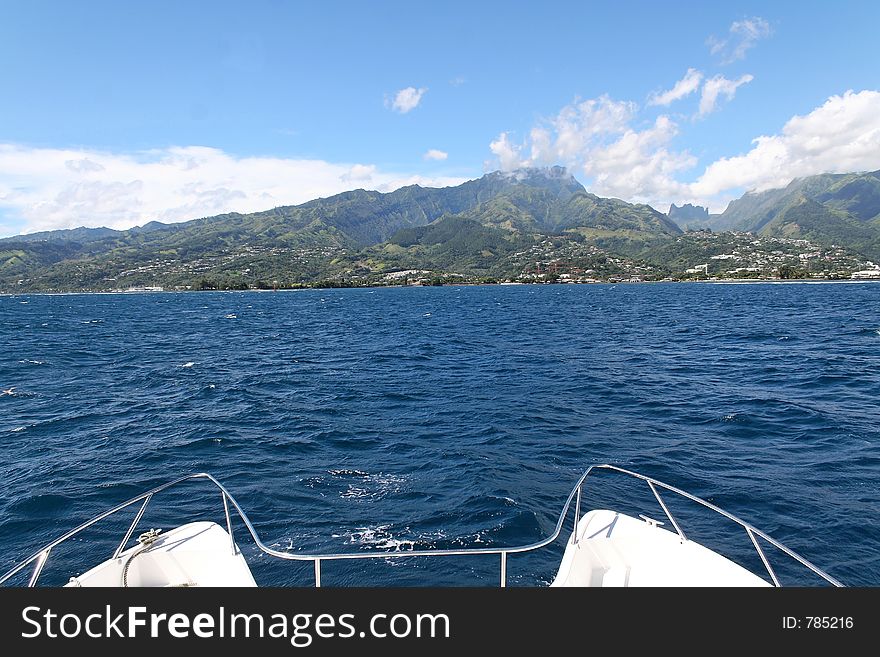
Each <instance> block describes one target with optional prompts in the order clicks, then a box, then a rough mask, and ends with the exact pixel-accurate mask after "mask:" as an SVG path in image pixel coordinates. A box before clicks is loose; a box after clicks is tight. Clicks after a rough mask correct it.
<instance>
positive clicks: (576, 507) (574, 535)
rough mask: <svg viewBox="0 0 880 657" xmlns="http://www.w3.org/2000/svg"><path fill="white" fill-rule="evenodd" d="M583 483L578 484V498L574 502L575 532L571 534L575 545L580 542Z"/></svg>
mask: <svg viewBox="0 0 880 657" xmlns="http://www.w3.org/2000/svg"><path fill="white" fill-rule="evenodd" d="M581 485H582V484H580V485H578V494H577V499H576V500H575V503H574V532H572V535H571V542H572V544H573V545H577V542H578V522H579V521H580V519H581Z"/></svg>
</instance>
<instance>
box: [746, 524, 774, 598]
mask: <svg viewBox="0 0 880 657" xmlns="http://www.w3.org/2000/svg"><path fill="white" fill-rule="evenodd" d="M746 534H748V535H749V538H750V539H752V545H754V546H755V549H756V550H757V551H758V556H759V557H761V561H763V562H764V567H765V568H766V569H767V572H768V573H770V577H771V578H772V579H773V585H774V586H775V587H776V588H779V587H780V584H779V580H778V579H777V578H776V573H774V572H773V568H772V567H771V566H770V562H769V561H767V557H766V556H764V550H762V549H761V546H760V544H759V543H758V539H756V538H755V535H754V534H753V533H752V530H751V529H750V528H749V527H746Z"/></svg>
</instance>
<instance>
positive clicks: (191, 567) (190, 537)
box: [66, 522, 257, 587]
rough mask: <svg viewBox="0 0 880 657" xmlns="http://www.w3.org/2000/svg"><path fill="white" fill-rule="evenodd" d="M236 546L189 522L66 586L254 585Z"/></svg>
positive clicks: (210, 527) (208, 526)
mask: <svg viewBox="0 0 880 657" xmlns="http://www.w3.org/2000/svg"><path fill="white" fill-rule="evenodd" d="M256 585H257V583H256V582H255V581H254V577H253V575H252V574H251V571H250V568H248V565H247V562H246V561H245V560H244V557H243V556H242V555H241V552H240V551H239V549H238V547H237V546H236V547H235V553H234V554H233V549H232V541H231V540H230V538H229V534H228V533H227V532H226V530H224V529H223V528H222V527H220V526H219V525H218V524H216V523H213V522H191V523H188V524H186V525H181V526H180V527H177V528H175V529H172V530H171V531H169V532H167V533H162V534H159V536H158V537H157V538H156V539H155V541H154V542H153V543H152V544H150V545H149V546H148V547H144V546H142V545H136V546H134V547H133V548H129V549H128V550H125V551H124V552H122V553H121V554H120V555H119V557H118V558H116V559H108V560H107V561H105V562H103V563H101V564H99V565H97V566H95V567H94V568H92V569H91V570H88V571H86V572H85V573H83V574H82V575H79V576H78V577H72V578H71V580H70V582H69V583H68V584H66V586H85V587H89V586H108V587H117V586H128V587H163V586H165V587H168V586H171V587H175V586H256Z"/></svg>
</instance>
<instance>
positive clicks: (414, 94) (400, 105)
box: [385, 87, 428, 114]
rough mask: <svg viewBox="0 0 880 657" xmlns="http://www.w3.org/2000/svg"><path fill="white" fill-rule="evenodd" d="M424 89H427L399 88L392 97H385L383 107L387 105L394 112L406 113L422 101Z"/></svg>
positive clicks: (425, 89)
mask: <svg viewBox="0 0 880 657" xmlns="http://www.w3.org/2000/svg"><path fill="white" fill-rule="evenodd" d="M426 91H428V89H427V88H426V87H422V88H420V89H416V88H415V87H407V88H406V89H401V90H400V91H398V92H397V93H396V94H394V98H388V97H386V98H385V107H388V108H389V109H392V110H394V111H395V112H400V113H401V114H406V113H407V112H409V111H411V110H414V109H415V108H416V107H418V106H419V103H420V102H421V101H422V96H424V95H425V92H426Z"/></svg>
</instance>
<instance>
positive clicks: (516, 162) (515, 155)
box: [489, 132, 528, 171]
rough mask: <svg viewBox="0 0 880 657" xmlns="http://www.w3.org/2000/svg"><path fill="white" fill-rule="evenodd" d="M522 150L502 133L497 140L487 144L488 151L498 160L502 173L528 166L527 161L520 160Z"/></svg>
mask: <svg viewBox="0 0 880 657" xmlns="http://www.w3.org/2000/svg"><path fill="white" fill-rule="evenodd" d="M522 149H523V147H522V146H518V145H517V144H514V143H512V142H511V141H510V137H508V136H507V133H506V132H502V133H501V134H500V135H498V139H496V140H495V141H493V142H491V143H490V144H489V150H490V151H492V154H493V155H495V157H497V158H498V164H499V166H500V167H501V170H502V171H512V170H513V169H519V168H520V167H524V166H528V161H527V160H523V159H522Z"/></svg>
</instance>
